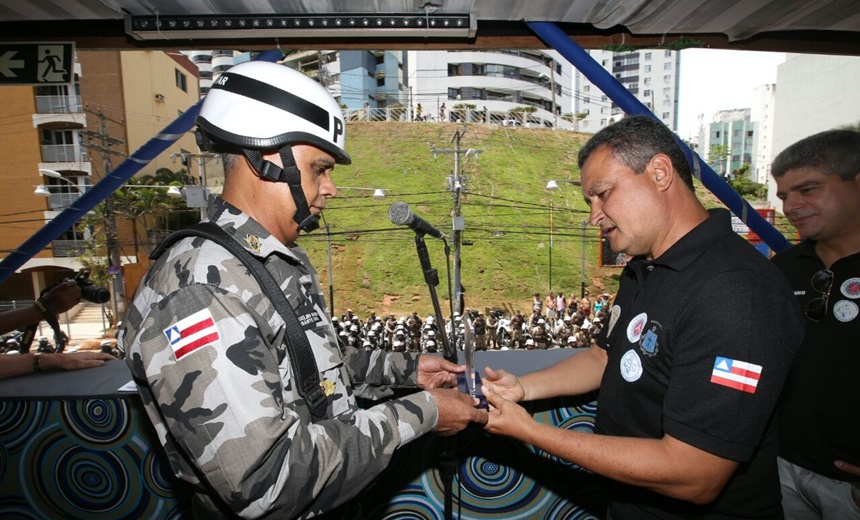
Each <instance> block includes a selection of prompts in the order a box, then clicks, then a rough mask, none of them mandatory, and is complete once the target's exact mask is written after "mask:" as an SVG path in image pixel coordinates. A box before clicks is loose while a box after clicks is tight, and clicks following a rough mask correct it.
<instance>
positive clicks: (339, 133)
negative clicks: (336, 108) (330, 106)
mask: <svg viewBox="0 0 860 520" xmlns="http://www.w3.org/2000/svg"><path fill="white" fill-rule="evenodd" d="M332 119H334V124H333V125H332V127H333V128H332V136H331V140H332V141H334V142H335V143H337V142H338V141H340V140H341V139H343V119H341V118H339V117H333V118H332Z"/></svg>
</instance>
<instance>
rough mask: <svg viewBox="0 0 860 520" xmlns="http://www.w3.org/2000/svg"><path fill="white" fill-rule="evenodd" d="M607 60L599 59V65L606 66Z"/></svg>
mask: <svg viewBox="0 0 860 520" xmlns="http://www.w3.org/2000/svg"><path fill="white" fill-rule="evenodd" d="M607 61H608V60H603V61H601V62H600V65H601V66H603V67H605V66H606V62H607Z"/></svg>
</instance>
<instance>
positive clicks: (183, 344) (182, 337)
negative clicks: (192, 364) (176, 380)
mask: <svg viewBox="0 0 860 520" xmlns="http://www.w3.org/2000/svg"><path fill="white" fill-rule="evenodd" d="M164 335H165V336H166V337H167V342H168V344H169V345H170V348H172V349H173V356H174V357H175V358H176V361H179V360H180V359H182V358H183V357H185V356H187V355H188V354H190V353H192V352H194V351H195V350H197V349H199V348H201V347H205V346H206V345H211V344H212V343H215V342H216V341H218V340H220V339H221V336H220V335H219V334H218V328H217V327H216V326H215V320H213V319H212V313H211V312H209V309H203V310H202V311H199V312H195V313H194V314H192V315H191V316H188V317H187V318H184V319H182V320H180V321H177V322H176V323H174V324H173V325H171V326H170V327H168V328H166V329H164Z"/></svg>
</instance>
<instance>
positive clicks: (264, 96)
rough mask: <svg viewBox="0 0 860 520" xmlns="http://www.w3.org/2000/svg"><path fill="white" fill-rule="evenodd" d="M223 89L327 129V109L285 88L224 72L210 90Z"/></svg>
mask: <svg viewBox="0 0 860 520" xmlns="http://www.w3.org/2000/svg"><path fill="white" fill-rule="evenodd" d="M215 89H219V90H225V91H227V92H232V93H234V94H238V95H240V96H245V97H247V98H251V99H254V100H256V101H260V102H262V103H266V104H268V105H271V106H273V107H275V108H278V109H281V110H283V111H285V112H289V113H290V114H293V115H295V116H298V117H300V118H302V119H304V120H305V121H307V122H309V123H311V124H314V125H316V126H318V127H320V128H322V129H323V130H325V131H326V132H328V130H329V117H328V111H326V110H325V109H324V108H322V107H320V106H318V105H315V104H313V103H311V102H310V101H308V100H306V99H302V98H300V97H298V96H296V95H295V94H291V93H290V92H287V91H286V90H281V89H279V88H277V87H274V86H272V85H269V84H268V83H263V82H262V81H258V80H256V79H253V78H249V77H247V76H243V75H241V74H231V73H230V72H225V73H224V74H221V76H220V77H219V78H218V80H217V81H216V82H215V84H213V85H212V87H211V89H210V90H215Z"/></svg>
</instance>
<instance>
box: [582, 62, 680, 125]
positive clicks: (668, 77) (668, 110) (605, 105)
mask: <svg viewBox="0 0 860 520" xmlns="http://www.w3.org/2000/svg"><path fill="white" fill-rule="evenodd" d="M587 52H588V54H589V55H590V56H591V57H592V58H594V60H595V61H596V62H597V63H598V64H599V65H600V66H601V67H603V68H604V69H606V70H607V71H609V72H610V73H612V75H613V76H615V78H616V79H617V80H618V81H620V82H621V83H622V84H623V85H624V86H625V87H626V88H627V90H628V91H630V93H631V94H633V95H635V96H636V98H637V99H638V100H639V101H641V102H642V103H643V104H644V105H645V106H646V107H648V108H649V109H650V110H651V111H652V112H654V114H655V115H656V116H657V117H658V118H659V119H660V120H661V121H663V122H664V123H665V124H666V126H668V127H669V128H671V129H672V130H673V131H677V130H678V86H679V81H680V76H679V69H680V66H681V54H680V53H679V52H677V51H673V50H669V49H645V50H635V51H629V52H611V51H605V50H597V49H591V50H588V51H587ZM573 97H574V101H573V104H574V113H575V114H576V115H577V119H579V123H578V125H577V126H578V129H579V130H580V131H582V132H589V133H594V132H597V131H599V130H600V129H601V128H603V127H605V126H607V125H609V124H611V123H614V122H615V121H617V120H618V119H619V118H621V117H623V113H622V110H621V109H620V108H618V106H617V105H615V104H614V103H613V102H612V100H611V99H609V97H608V96H607V95H606V94H604V93H603V92H601V91H600V89H599V88H597V87H596V86H595V85H594V84H593V83H592V82H591V81H589V80H588V78H587V77H586V76H585V75H584V74H582V72H580V71H578V70H577V71H575V73H574V83H573Z"/></svg>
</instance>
